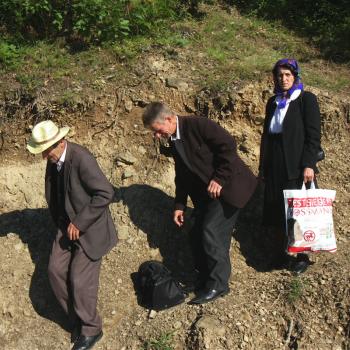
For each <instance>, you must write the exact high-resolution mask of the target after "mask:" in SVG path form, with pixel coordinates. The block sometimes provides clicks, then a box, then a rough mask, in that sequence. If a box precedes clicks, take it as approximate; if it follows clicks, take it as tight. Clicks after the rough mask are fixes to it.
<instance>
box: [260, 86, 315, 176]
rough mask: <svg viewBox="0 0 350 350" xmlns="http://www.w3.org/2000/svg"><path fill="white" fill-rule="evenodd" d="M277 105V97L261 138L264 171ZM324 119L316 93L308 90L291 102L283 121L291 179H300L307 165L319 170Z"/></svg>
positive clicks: (270, 103) (268, 109)
mask: <svg viewBox="0 0 350 350" xmlns="http://www.w3.org/2000/svg"><path fill="white" fill-rule="evenodd" d="M276 108H277V105H276V103H275V96H273V97H271V98H270V99H269V101H268V102H267V105H266V117H265V122H264V130H263V134H262V139H261V149H260V166H259V169H260V173H261V174H262V175H263V173H264V166H265V164H264V160H265V159H266V158H267V157H266V150H267V135H268V132H269V127H270V122H271V119H272V117H273V114H274V112H275V109H276ZM320 139H321V118H320V110H319V106H318V102H317V98H316V96H315V95H314V94H313V93H311V92H307V91H305V92H304V93H302V94H301V95H300V96H299V97H298V98H297V99H296V100H294V101H291V102H290V104H289V108H288V111H287V113H286V116H285V118H284V120H283V131H282V140H283V152H284V159H285V162H286V168H287V174H288V179H289V180H292V179H297V178H299V177H300V176H301V175H302V172H303V170H304V169H305V168H313V169H314V170H316V163H317V154H318V151H319V148H320Z"/></svg>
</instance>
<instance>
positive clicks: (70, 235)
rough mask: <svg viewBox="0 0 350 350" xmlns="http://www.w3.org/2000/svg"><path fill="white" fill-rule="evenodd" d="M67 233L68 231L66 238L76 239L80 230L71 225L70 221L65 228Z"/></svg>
mask: <svg viewBox="0 0 350 350" xmlns="http://www.w3.org/2000/svg"><path fill="white" fill-rule="evenodd" d="M67 233H68V238H69V239H70V240H71V241H76V240H78V239H79V234H80V231H79V229H78V228H77V227H76V226H75V225H73V224H72V223H70V224H69V225H68V228H67Z"/></svg>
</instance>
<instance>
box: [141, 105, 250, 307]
mask: <svg viewBox="0 0 350 350" xmlns="http://www.w3.org/2000/svg"><path fill="white" fill-rule="evenodd" d="M143 123H144V126H145V127H147V128H149V129H151V130H152V131H153V132H154V135H155V137H158V138H159V137H165V138H169V139H170V144H171V152H172V155H173V158H174V160H175V174H176V176H175V186H176V193H175V208H174V213H173V219H174V222H175V224H176V225H177V226H179V227H181V226H182V225H183V223H184V220H185V216H184V210H185V208H186V205H187V197H188V196H190V198H191V199H192V202H193V205H194V208H195V210H194V216H195V222H194V226H193V228H192V229H191V232H190V243H191V247H192V252H193V256H194V262H195V268H196V270H197V271H198V281H197V286H196V287H197V288H196V292H197V293H196V297H195V298H194V299H192V300H191V301H190V303H192V304H203V303H206V302H209V301H212V300H215V299H216V298H218V297H220V296H224V295H225V294H227V293H228V292H229V286H228V282H229V277H230V273H231V263H230V256H229V250H230V243H231V236H232V231H233V227H234V224H235V222H236V220H237V216H238V212H239V208H242V207H243V206H244V205H245V204H246V203H247V202H248V200H249V198H250V197H251V195H252V194H253V192H254V190H255V187H256V183H257V181H256V178H255V176H254V175H253V174H252V172H251V171H250V170H249V168H248V167H247V166H246V165H245V164H244V163H243V161H242V160H241V159H240V157H239V156H238V154H237V151H236V142H235V140H234V138H233V137H232V136H231V135H230V134H229V133H228V132H227V131H226V130H225V129H223V128H222V127H220V126H219V125H218V124H216V123H215V122H213V121H212V120H210V119H207V118H204V117H196V116H194V117H180V116H177V115H176V114H175V113H174V112H172V111H171V110H170V109H169V108H168V107H167V106H166V105H164V104H162V103H160V102H153V103H151V104H150V105H148V106H147V108H146V110H145V112H144V114H143Z"/></svg>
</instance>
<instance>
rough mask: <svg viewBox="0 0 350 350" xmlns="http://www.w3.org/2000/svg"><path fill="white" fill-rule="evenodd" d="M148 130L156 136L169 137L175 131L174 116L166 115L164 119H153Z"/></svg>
mask: <svg viewBox="0 0 350 350" xmlns="http://www.w3.org/2000/svg"><path fill="white" fill-rule="evenodd" d="M150 130H151V131H153V135H154V137H156V138H161V137H163V138H169V137H170V136H171V135H172V134H174V133H175V132H176V117H175V116H167V117H165V119H164V121H161V122H160V121H155V122H154V123H152V124H151V125H150Z"/></svg>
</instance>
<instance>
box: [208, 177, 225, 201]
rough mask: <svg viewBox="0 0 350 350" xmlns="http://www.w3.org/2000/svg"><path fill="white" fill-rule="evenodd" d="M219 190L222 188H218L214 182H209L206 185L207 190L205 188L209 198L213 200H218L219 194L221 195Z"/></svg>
mask: <svg viewBox="0 0 350 350" xmlns="http://www.w3.org/2000/svg"><path fill="white" fill-rule="evenodd" d="M221 189H222V186H220V185H219V184H218V183H217V182H216V181H214V180H211V181H210V182H209V185H208V188H207V191H208V194H209V197H210V198H213V199H215V198H219V197H220V193H221Z"/></svg>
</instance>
